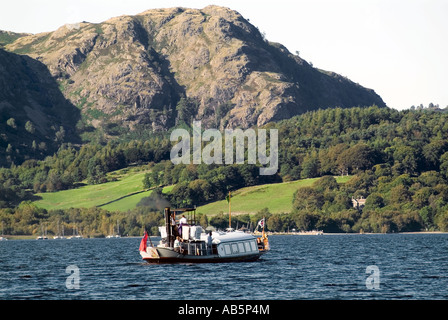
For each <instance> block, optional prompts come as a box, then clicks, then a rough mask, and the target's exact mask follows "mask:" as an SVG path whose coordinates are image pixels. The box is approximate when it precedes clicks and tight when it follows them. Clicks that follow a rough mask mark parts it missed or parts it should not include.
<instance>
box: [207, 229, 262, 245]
mask: <svg viewBox="0 0 448 320" xmlns="http://www.w3.org/2000/svg"><path fill="white" fill-rule="evenodd" d="M212 237H213V243H216V244H218V243H221V242H235V241H244V240H253V239H255V237H254V236H253V235H251V234H248V233H244V232H241V231H235V232H226V233H224V232H213V233H212Z"/></svg>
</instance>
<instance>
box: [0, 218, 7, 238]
mask: <svg viewBox="0 0 448 320" xmlns="http://www.w3.org/2000/svg"><path fill="white" fill-rule="evenodd" d="M3 235H4V234H3V221H2V235H1V236H0V241H6V240H8V239H6V238H5V237H4V236H3Z"/></svg>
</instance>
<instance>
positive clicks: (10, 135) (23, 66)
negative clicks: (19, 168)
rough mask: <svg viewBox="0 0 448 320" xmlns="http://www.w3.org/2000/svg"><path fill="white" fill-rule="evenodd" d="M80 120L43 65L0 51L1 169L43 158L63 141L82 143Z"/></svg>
mask: <svg viewBox="0 0 448 320" xmlns="http://www.w3.org/2000/svg"><path fill="white" fill-rule="evenodd" d="M79 119H80V113H79V110H78V109H77V108H76V107H75V106H74V105H72V104H71V103H70V102H69V101H68V100H66V99H65V97H64V96H63V94H62V93H61V91H60V90H59V88H58V83H57V81H56V80H55V79H54V78H53V77H52V75H51V74H50V73H49V71H48V69H47V67H46V66H45V65H44V64H42V63H41V62H39V61H38V60H35V59H32V58H30V57H28V56H21V55H16V54H13V53H10V52H7V51H5V50H3V49H1V48H0V166H5V165H8V166H9V165H10V164H11V163H12V162H15V163H21V162H23V161H24V160H26V159H28V158H30V157H31V158H42V157H43V156H44V155H48V154H52V153H54V152H55V151H56V150H57V149H58V147H59V145H60V144H61V143H63V142H64V141H72V142H77V141H79V140H78V138H77V135H76V128H75V126H76V123H77V121H78V120H79Z"/></svg>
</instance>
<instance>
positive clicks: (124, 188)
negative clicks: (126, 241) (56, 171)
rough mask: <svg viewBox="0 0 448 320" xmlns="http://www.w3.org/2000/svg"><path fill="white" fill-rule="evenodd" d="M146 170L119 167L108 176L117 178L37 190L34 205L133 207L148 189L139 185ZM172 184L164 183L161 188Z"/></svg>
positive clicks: (146, 195)
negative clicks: (50, 190) (165, 184)
mask: <svg viewBox="0 0 448 320" xmlns="http://www.w3.org/2000/svg"><path fill="white" fill-rule="evenodd" d="M148 171H149V170H142V169H137V170H132V169H131V170H127V169H125V170H120V171H116V172H113V173H112V174H110V175H109V177H114V178H116V179H117V180H116V181H111V182H106V183H103V184H97V185H86V186H82V187H80V188H77V189H71V190H63V191H58V192H46V193H39V194H36V196H38V197H40V198H41V199H40V200H37V201H35V202H34V203H35V204H36V206H38V207H40V208H44V209H47V210H53V209H68V208H91V207H101V208H104V209H106V210H109V211H128V210H130V209H133V208H135V207H136V205H137V203H138V202H139V201H140V200H141V199H142V198H144V197H148V196H149V195H150V194H151V192H152V190H145V189H143V184H142V180H143V177H144V175H145V173H147V172H148ZM171 188H172V186H168V187H165V188H164V189H163V191H164V192H168V191H169V190H171Z"/></svg>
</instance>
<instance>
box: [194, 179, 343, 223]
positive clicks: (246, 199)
mask: <svg viewBox="0 0 448 320" xmlns="http://www.w3.org/2000/svg"><path fill="white" fill-rule="evenodd" d="M350 178H351V177H350V176H344V177H337V178H336V181H337V182H338V183H344V182H347V181H348V180H349V179H350ZM317 180H319V178H313V179H302V180H296V181H288V182H283V183H274V184H265V185H259V186H252V187H246V188H242V189H239V190H236V191H235V192H233V193H232V198H231V202H230V207H231V211H232V214H242V213H248V214H253V213H257V212H259V211H261V210H262V209H264V208H268V210H269V212H270V213H287V212H291V211H292V209H293V203H292V200H293V198H294V192H296V191H297V189H299V188H301V187H309V186H311V185H313V183H314V182H316V181H317ZM198 212H201V213H205V214H207V215H213V214H216V213H219V212H224V213H227V212H229V205H228V203H227V201H226V200H221V201H215V202H212V203H209V204H206V205H203V206H200V207H198Z"/></svg>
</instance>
